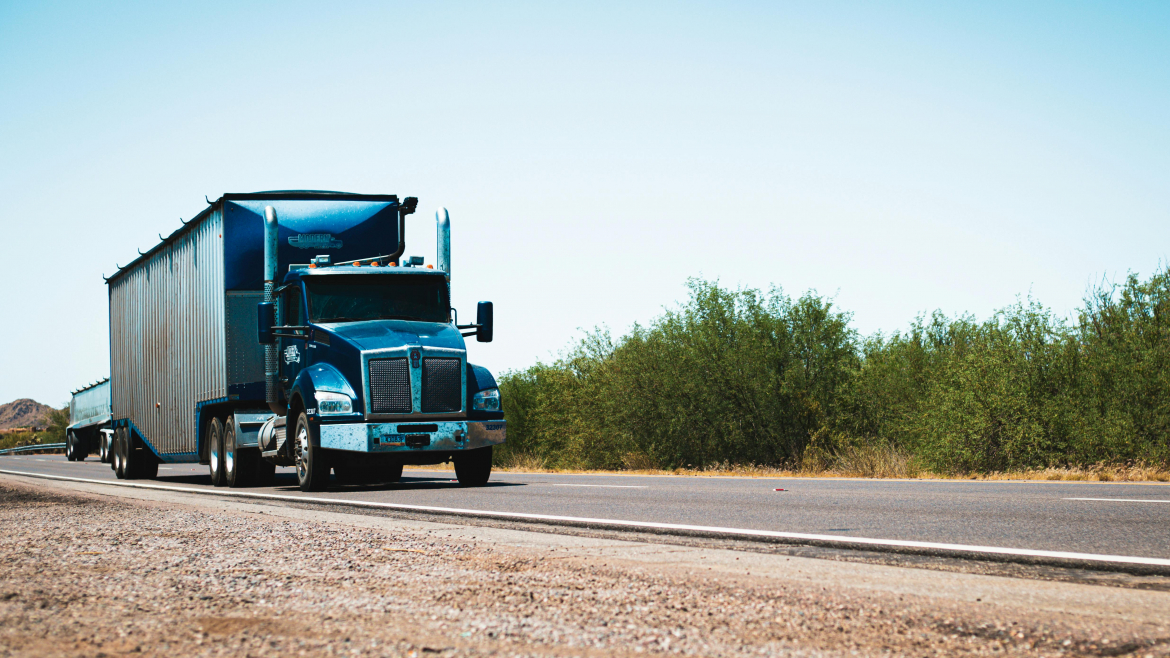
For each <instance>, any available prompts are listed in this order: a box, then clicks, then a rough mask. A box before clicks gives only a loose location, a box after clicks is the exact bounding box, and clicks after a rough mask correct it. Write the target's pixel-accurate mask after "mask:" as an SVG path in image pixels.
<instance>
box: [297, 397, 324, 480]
mask: <svg viewBox="0 0 1170 658" xmlns="http://www.w3.org/2000/svg"><path fill="white" fill-rule="evenodd" d="M312 432H313V428H312V426H311V425H309V417H308V416H307V415H306V414H305V412H303V411H302V412H301V413H300V414H299V415H297V424H296V430H295V432H294V433H293V450H294V451H295V453H296V458H297V484H298V485H300V487H301V491H322V490H323V489H325V487H326V486H328V484H329V458H328V457H327V456H326V455H325V451H324V450H322V449H321V447H320V446H314V445H313V434H312Z"/></svg>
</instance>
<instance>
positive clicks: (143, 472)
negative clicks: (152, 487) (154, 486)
mask: <svg viewBox="0 0 1170 658" xmlns="http://www.w3.org/2000/svg"><path fill="white" fill-rule="evenodd" d="M122 477H123V479H126V480H140V479H145V480H150V479H153V478H156V477H158V461H157V460H156V459H155V457H154V455H153V454H151V452H150V451H149V450H147V449H146V447H145V446H143V447H142V448H141V449H139V448H138V446H136V445H134V434H132V433H131V432H130V429H129V428H122Z"/></svg>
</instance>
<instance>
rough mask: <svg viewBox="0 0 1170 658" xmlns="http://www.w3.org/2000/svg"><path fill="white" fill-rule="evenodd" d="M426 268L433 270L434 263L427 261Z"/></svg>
mask: <svg viewBox="0 0 1170 658" xmlns="http://www.w3.org/2000/svg"><path fill="white" fill-rule="evenodd" d="M427 269H428V270H433V269H435V266H434V265H431V264H430V263H427Z"/></svg>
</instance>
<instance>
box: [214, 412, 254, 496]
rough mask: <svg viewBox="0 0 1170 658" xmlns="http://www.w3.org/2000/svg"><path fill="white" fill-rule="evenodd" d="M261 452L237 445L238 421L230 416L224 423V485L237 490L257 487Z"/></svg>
mask: <svg viewBox="0 0 1170 658" xmlns="http://www.w3.org/2000/svg"><path fill="white" fill-rule="evenodd" d="M257 461H261V460H260V451H259V450H249V449H248V448H243V449H241V448H240V447H239V446H238V445H236V419H235V417H234V416H228V417H227V420H225V421H224V422H223V479H224V484H225V485H227V486H229V487H231V488H233V489H237V488H240V487H251V486H253V485H255V480H256V475H257V471H258V468H257V464H256V462H257Z"/></svg>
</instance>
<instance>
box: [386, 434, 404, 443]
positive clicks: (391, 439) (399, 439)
mask: <svg viewBox="0 0 1170 658" xmlns="http://www.w3.org/2000/svg"><path fill="white" fill-rule="evenodd" d="M405 441H406V435H405V434H383V435H382V440H381V443H403V442H405Z"/></svg>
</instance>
